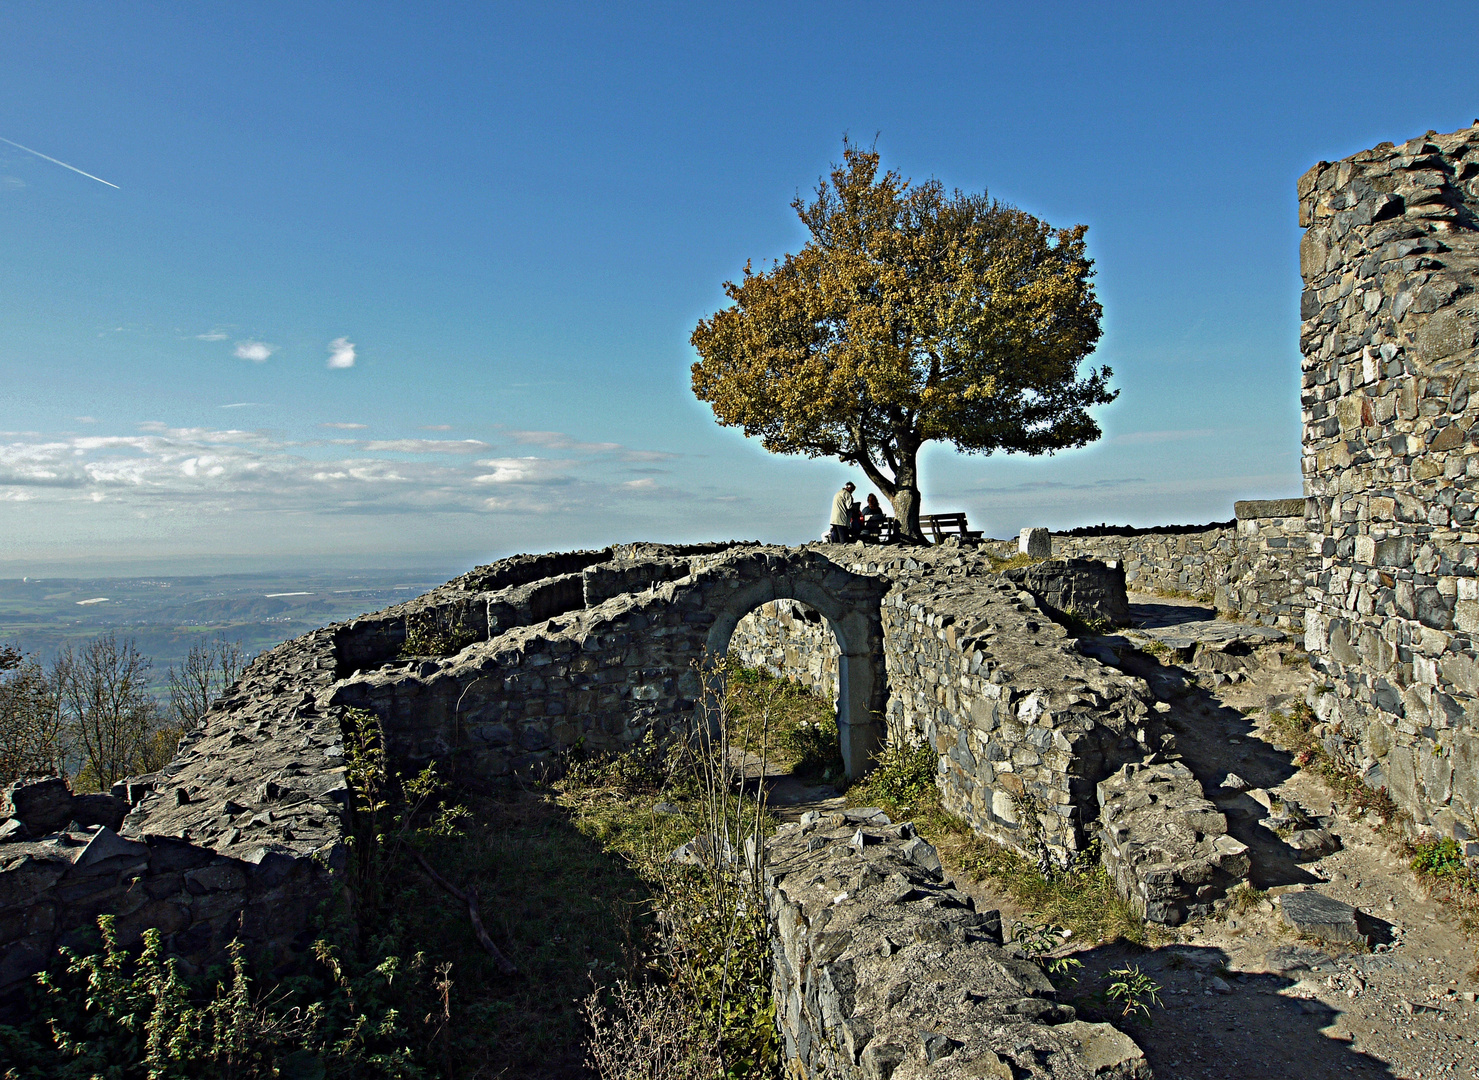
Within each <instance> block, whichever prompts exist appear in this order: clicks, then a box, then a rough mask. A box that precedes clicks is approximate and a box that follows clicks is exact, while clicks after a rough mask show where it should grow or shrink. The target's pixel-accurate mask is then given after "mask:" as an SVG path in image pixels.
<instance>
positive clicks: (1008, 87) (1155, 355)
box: [0, 2, 1479, 576]
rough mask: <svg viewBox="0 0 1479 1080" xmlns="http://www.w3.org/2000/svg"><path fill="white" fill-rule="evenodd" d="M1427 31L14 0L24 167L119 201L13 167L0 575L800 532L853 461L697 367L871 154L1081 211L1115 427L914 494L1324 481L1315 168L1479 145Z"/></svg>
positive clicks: (932, 13)
mask: <svg viewBox="0 0 1479 1080" xmlns="http://www.w3.org/2000/svg"><path fill="white" fill-rule="evenodd" d="M1402 7H1403V5H1396V6H1395V7H1394V6H1393V5H1391V4H1380V5H1378V4H1360V3H1349V2H1347V3H1340V4H1319V3H1302V4H1297V5H1291V4H1287V3H1285V4H1259V3H1249V4H1240V5H1221V6H1217V7H1213V6H1211V5H1190V4H1183V5H1170V4H1167V5H1154V4H1140V5H1106V4H1090V3H1085V4H1054V3H1038V4H1032V5H1022V4H1012V5H992V4H960V5H955V4H929V3H919V4H909V5H903V4H879V3H866V2H851V3H846V4H801V5H797V4H750V5H728V4H726V5H712V6H704V5H698V4H670V5H644V4H631V3H628V4H621V5H614V4H540V5H532V4H529V5H494V4H478V5H467V6H458V5H446V4H443V5H411V4H369V3H355V4H313V3H307V4H304V3H293V4H286V3H284V4H261V3H259V4H237V5H187V4H180V5H159V4H129V5H118V4H77V3H56V4H47V5H36V4H33V5H8V6H5V7H3V8H0V137H3V138H5V139H8V140H13V141H14V142H16V143H20V144H23V145H25V146H27V147H31V148H34V149H35V150H38V151H40V152H41V153H44V154H47V155H50V156H52V157H54V158H57V159H59V160H61V161H64V162H67V163H69V164H70V165H73V166H75V167H76V168H78V169H82V170H85V171H86V172H88V173H91V174H94V175H95V176H98V177H101V178H103V179H105V180H107V181H109V182H111V183H113V184H117V185H118V187H117V188H116V189H115V188H112V187H107V186H104V185H103V184H101V183H98V182H96V181H94V180H91V179H88V178H86V177H83V176H81V175H78V174H77V173H75V172H70V171H68V170H66V169H64V168H61V167H60V166H58V165H56V164H52V163H50V162H47V161H44V160H41V159H40V158H37V157H34V156H32V155H30V154H27V153H25V152H23V151H21V150H18V149H15V148H13V147H11V146H7V145H4V144H0V237H3V249H0V250H3V256H0V377H3V384H4V386H5V388H6V392H5V394H4V395H3V398H0V536H3V537H4V538H5V542H4V543H3V544H0V575H5V576H15V575H20V574H23V573H38V572H53V573H54V572H62V571H67V570H79V571H80V570H82V569H84V568H98V569H109V570H112V571H114V572H120V573H121V572H129V571H131V570H138V571H145V570H147V571H157V572H162V571H167V570H169V569H172V568H185V567H189V568H200V567H208V566H217V567H220V568H221V569H223V570H225V569H238V568H240V569H245V568H250V567H255V566H285V565H292V564H295V563H303V564H310V563H311V564H325V563H338V564H342V565H363V566H388V565H436V566H439V567H440V566H446V567H456V566H459V565H464V564H467V563H470V562H473V561H479V560H486V559H489V558H492V557H496V556H499V555H503V554H508V553H510V552H514V551H520V550H550V549H563V548H572V547H580V546H594V545H598V544H603V543H609V542H612V541H616V540H628V539H638V538H643V539H675V540H676V539H707V538H717V537H733V536H742V537H747V538H748V537H755V538H760V539H765V540H771V541H777V542H798V541H803V540H806V539H810V538H812V537H815V536H817V535H819V534H820V533H821V532H822V530H823V528H824V526H825V524H826V512H827V508H828V505H829V500H830V496H831V494H832V492H833V491H834V490H835V489H836V487H837V486H838V485H839V483H840V482H841V481H842V479H843V478H844V477H846V476H847V475H848V472H847V470H846V469H844V468H843V467H842V466H840V465H839V464H838V463H836V462H829V461H815V460H806V459H801V458H776V457H772V456H770V455H767V454H766V453H765V452H764V451H762V450H761V449H760V448H759V446H758V445H756V444H753V443H747V442H746V440H744V439H743V438H742V437H741V436H740V435H738V434H737V433H735V432H733V431H730V430H725V429H720V428H718V427H717V426H716V425H715V424H714V423H713V419H712V416H711V414H710V413H709V412H708V410H707V408H706V407H705V406H703V405H702V404H701V403H699V402H697V401H695V400H694V398H693V396H692V394H691V392H690V391H689V389H688V366H689V365H690V364H691V363H692V361H693V359H694V356H693V353H692V349H691V347H690V346H689V345H688V336H689V334H690V333H691V332H692V329H693V326H694V324H695V323H696V321H697V320H698V319H699V318H700V317H702V316H704V315H707V314H709V313H711V312H712V311H713V310H715V309H716V308H717V307H719V306H721V305H722V304H723V302H724V297H723V293H722V290H721V286H722V283H723V281H724V280H725V279H726V278H731V277H735V276H737V275H738V274H739V272H740V270H741V268H742V267H743V266H744V264H745V261H746V260H747V259H754V260H756V262H757V263H758V262H763V261H765V260H768V259H770V258H773V257H776V256H779V255H781V254H782V253H784V252H787V251H794V250H796V249H797V248H798V247H799V246H800V245H801V244H802V243H803V241H804V238H803V235H802V232H801V228H800V226H799V224H798V222H797V221H796V219H795V216H794V214H793V212H792V211H791V209H790V208H789V203H790V201H791V200H792V199H793V198H794V197H795V196H796V195H797V193H798V192H801V193H806V192H808V191H809V190H810V189H811V187H812V186H813V185H814V184H815V183H816V181H817V178H818V177H819V176H821V175H822V174H823V173H824V172H825V171H826V170H827V169H828V167H829V165H830V163H831V162H833V161H834V160H836V159H838V158H839V157H840V150H841V142H842V137H843V135H844V133H846V134H848V135H850V136H851V137H852V138H854V139H855V140H858V141H862V142H871V141H872V140H873V139H874V137H875V135H876V136H877V146H878V149H879V150H880V151H881V153H882V154H883V157H884V162H885V164H886V165H887V166H889V167H892V168H895V169H897V170H899V171H900V172H902V173H903V174H905V175H906V176H910V177H913V178H915V179H925V178H928V177H936V178H939V179H940V180H942V181H943V182H944V183H945V184H946V185H947V186H951V187H957V186H958V187H960V188H963V189H966V190H972V191H979V190H982V189H986V190H987V191H989V193H990V194H991V195H993V196H995V197H997V198H1000V199H1003V200H1005V201H1008V202H1012V203H1015V204H1017V205H1019V206H1021V207H1022V208H1024V209H1026V210H1028V211H1030V212H1032V213H1034V214H1037V215H1039V216H1041V217H1043V218H1045V219H1046V220H1047V221H1049V222H1050V223H1052V224H1055V225H1063V226H1066V225H1072V224H1075V223H1079V222H1083V223H1085V224H1087V225H1088V226H1089V233H1088V239H1089V247H1090V252H1091V254H1092V255H1093V257H1094V258H1095V260H1096V266H1097V272H1098V273H1097V279H1096V280H1097V286H1098V289H1099V294H1100V297H1101V299H1102V301H1103V304H1104V309H1105V318H1104V327H1105V334H1104V338H1103V340H1102V342H1101V344H1100V348H1099V351H1098V354H1097V356H1096V357H1095V358H1094V362H1095V363H1101V362H1102V363H1107V364H1109V365H1110V366H1111V367H1113V368H1114V371H1115V377H1114V385H1115V386H1117V387H1118V388H1119V390H1120V391H1121V395H1120V399H1119V400H1118V401H1117V402H1116V403H1115V404H1113V405H1111V406H1108V407H1105V408H1103V409H1101V410H1099V412H1098V416H1099V419H1100V422H1101V425H1102V426H1103V428H1104V431H1105V438H1104V439H1103V440H1102V441H1101V442H1100V443H1099V444H1097V445H1095V446H1093V447H1091V448H1087V449H1084V450H1080V451H1073V452H1069V453H1064V454H1059V455H1057V456H1055V457H1052V458H1037V459H1019V458H1011V457H990V458H971V457H961V456H959V455H955V454H953V453H951V452H949V451H946V450H943V449H934V450H931V451H929V452H928V453H927V454H926V457H925V469H924V483H923V487H924V502H925V508H926V510H954V509H963V510H966V511H967V512H968V513H969V514H970V516H971V519H972V521H973V522H974V523H978V524H979V525H981V526H983V527H984V528H985V529H986V530H987V532H988V533H989V534H991V535H996V536H1007V535H1011V534H1014V533H1015V532H1016V531H1017V530H1018V529H1020V528H1023V527H1026V526H1030V525H1047V526H1050V527H1069V526H1073V525H1079V524H1086V523H1097V522H1100V521H1109V522H1120V523H1133V524H1159V523H1166V522H1192V521H1208V520H1213V519H1219V518H1227V517H1230V516H1231V515H1232V503H1233V501H1234V500H1235V499H1241V498H1277V497H1286V496H1290V495H1297V494H1299V492H1300V479H1299V456H1298V447H1299V422H1298V352H1297V336H1298V292H1299V277H1298V266H1297V245H1298V229H1297V228H1296V220H1295V199H1294V184H1295V180H1296V179H1297V177H1298V176H1299V175H1300V173H1302V172H1303V171H1304V170H1305V169H1307V168H1308V167H1309V166H1310V165H1312V164H1313V163H1314V162H1315V161H1317V160H1320V159H1322V158H1323V159H1336V158H1339V157H1343V156H1345V155H1347V154H1350V153H1353V152H1355V151H1358V150H1361V149H1363V148H1365V147H1368V146H1371V145H1373V144H1375V143H1377V142H1379V141H1382V140H1384V139H1390V140H1394V141H1395V140H1401V139H1405V138H1408V137H1411V136H1413V135H1417V134H1421V133H1422V132H1423V131H1426V130H1428V129H1430V128H1433V129H1437V130H1439V131H1451V130H1455V129H1457V128H1459V127H1463V126H1465V125H1467V124H1469V123H1470V122H1471V121H1473V120H1474V118H1475V116H1476V115H1479V79H1476V76H1479V60H1476V59H1474V58H1473V56H1472V50H1470V51H1469V52H1467V53H1466V52H1464V51H1463V50H1453V49H1450V48H1446V47H1444V46H1443V44H1442V43H1441V42H1439V41H1436V40H1435V39H1434V37H1433V34H1434V32H1435V31H1436V30H1437V28H1442V27H1452V26H1457V25H1460V24H1463V23H1466V22H1467V21H1469V20H1470V19H1471V17H1472V13H1473V12H1472V7H1471V6H1470V5H1469V4H1463V5H1460V4H1443V3H1430V4H1424V5H1422V6H1421V7H1417V6H1416V5H1413V6H1412V8H1411V10H1410V12H1409V14H1410V15H1411V16H1412V17H1410V18H1409V17H1405V16H1403V14H1402V12H1401V9H1402ZM351 361H352V363H351ZM336 364H337V365H338V366H335V365H336ZM857 479H859V481H861V480H862V477H861V476H858V477H857Z"/></svg>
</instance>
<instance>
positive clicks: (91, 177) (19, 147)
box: [0, 136, 123, 191]
mask: <svg viewBox="0 0 1479 1080" xmlns="http://www.w3.org/2000/svg"><path fill="white" fill-rule="evenodd" d="M0 142H3V143H9V144H10V145H11V146H13V147H15V148H16V149H17V150H24V151H25V152H26V153H28V154H35V155H36V156H37V157H39V158H41V159H42V160H43V161H49V162H51V163H52V164H53V165H60V166H61V167H62V168H64V169H71V170H72V171H73V172H74V173H80V174H81V175H83V176H85V177H87V178H88V179H89V180H96V181H97V182H98V183H100V184H108V181H106V180H104V179H103V178H102V177H101V176H94V175H93V174H92V173H90V172H82V170H81V169H79V168H77V166H75V165H68V164H67V163H66V162H65V161H58V160H57V159H56V158H54V157H47V155H45V154H43V153H42V152H41V151H40V150H32V149H31V148H30V147H29V146H22V145H21V144H20V143H18V142H11V141H10V140H9V139H7V138H4V137H3V136H0ZM108 186H109V187H110V188H117V189H118V190H119V191H122V190H123V189H122V188H120V187H118V185H117V184H108Z"/></svg>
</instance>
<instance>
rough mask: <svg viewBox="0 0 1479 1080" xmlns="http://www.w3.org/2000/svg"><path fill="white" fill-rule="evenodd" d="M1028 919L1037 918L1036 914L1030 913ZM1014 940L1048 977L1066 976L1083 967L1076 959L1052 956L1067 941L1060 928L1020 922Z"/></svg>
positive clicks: (1014, 931) (1049, 924) (1015, 928)
mask: <svg viewBox="0 0 1479 1080" xmlns="http://www.w3.org/2000/svg"><path fill="white" fill-rule="evenodd" d="M1027 917H1028V918H1029V919H1032V918H1036V912H1032V911H1029V912H1028V913H1027ZM1012 940H1013V941H1014V942H1016V944H1017V948H1019V949H1021V950H1022V952H1024V953H1026V954H1027V958H1028V959H1029V960H1031V961H1032V962H1033V963H1034V964H1036V965H1037V966H1038V967H1040V968H1042V969H1043V971H1044V972H1045V973H1046V974H1048V975H1066V974H1068V973H1069V972H1071V971H1073V970H1074V969H1075V968H1080V967H1083V964H1082V963H1081V962H1080V961H1079V960H1077V959H1076V958H1075V957H1072V956H1053V955H1051V954H1052V952H1053V951H1054V950H1055V949H1058V948H1061V947H1062V945H1063V942H1064V941H1065V940H1066V938H1065V937H1064V931H1063V928H1062V927H1060V926H1054V925H1053V924H1052V923H1047V922H1040V923H1033V922H1019V923H1017V925H1016V926H1015V927H1014V928H1013V930H1012Z"/></svg>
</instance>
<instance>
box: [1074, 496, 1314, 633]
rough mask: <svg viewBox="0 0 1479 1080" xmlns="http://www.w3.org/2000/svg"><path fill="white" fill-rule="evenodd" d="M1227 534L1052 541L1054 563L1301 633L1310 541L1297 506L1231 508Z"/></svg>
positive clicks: (1294, 502) (1270, 503) (1256, 503)
mask: <svg viewBox="0 0 1479 1080" xmlns="http://www.w3.org/2000/svg"><path fill="white" fill-rule="evenodd" d="M1233 510H1234V513H1235V514H1236V515H1237V521H1236V524H1235V525H1234V526H1233V527H1231V528H1228V527H1213V528H1207V529H1186V530H1178V531H1161V530H1146V531H1144V532H1133V533H1130V534H1129V535H1116V534H1113V533H1103V534H1100V535H1097V536H1054V537H1053V554H1054V556H1057V557H1067V558H1080V559H1103V560H1113V561H1115V562H1118V563H1119V564H1120V565H1121V566H1123V567H1124V570H1125V585H1126V587H1127V588H1130V589H1135V590H1138V591H1140V592H1154V591H1156V590H1163V591H1167V592H1181V593H1190V594H1191V595H1193V596H1197V597H1202V598H1204V599H1205V600H1206V601H1207V602H1209V603H1211V604H1212V605H1213V606H1214V607H1216V608H1217V610H1218V611H1222V612H1227V613H1229V614H1231V615H1233V616H1234V617H1236V618H1240V619H1246V620H1248V621H1250V622H1257V623H1262V624H1263V625H1265V626H1278V627H1282V628H1284V629H1287V630H1294V631H1296V632H1297V631H1300V630H1302V629H1303V628H1304V604H1305V600H1304V590H1305V580H1306V577H1307V574H1308V563H1309V558H1308V555H1309V539H1308V536H1307V530H1306V526H1305V503H1304V500H1303V499H1264V500H1250V501H1247V502H1238V503H1234V504H1233Z"/></svg>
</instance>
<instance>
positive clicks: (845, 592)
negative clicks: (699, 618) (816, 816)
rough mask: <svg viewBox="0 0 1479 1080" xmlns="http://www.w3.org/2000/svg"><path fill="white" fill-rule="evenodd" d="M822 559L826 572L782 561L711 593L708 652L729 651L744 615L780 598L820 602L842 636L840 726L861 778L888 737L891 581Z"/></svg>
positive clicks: (845, 758)
mask: <svg viewBox="0 0 1479 1080" xmlns="http://www.w3.org/2000/svg"><path fill="white" fill-rule="evenodd" d="M821 561H822V563H823V566H820V567H817V568H816V569H817V570H821V571H823V572H822V573H808V572H806V571H808V570H811V569H812V568H811V567H810V566H806V565H805V564H802V565H801V566H794V567H793V566H786V567H782V568H777V569H780V571H781V572H780V573H776V574H768V575H766V576H762V577H758V578H752V579H749V580H741V581H739V582H737V583H736V586H735V587H734V588H733V589H732V590H725V591H724V592H723V594H722V595H721V594H719V593H718V592H717V591H716V592H714V593H711V594H710V595H709V596H708V597H706V604H705V606H706V607H707V608H708V610H709V612H710V613H711V614H712V615H713V616H714V622H713V624H712V625H711V626H710V629H709V634H708V640H707V642H706V645H705V650H704V651H705V655H706V657H708V658H709V660H710V661H713V660H715V659H717V658H718V657H721V656H723V655H724V654H725V653H726V652H727V651H728V649H729V639H730V638H731V637H732V636H733V634H734V630H735V627H736V626H738V625H739V621H740V620H741V619H742V618H744V617H745V616H746V615H747V614H749V613H750V612H751V611H753V610H755V609H756V608H758V607H760V606H761V605H762V604H766V603H769V602H770V601H772V600H798V601H800V602H802V603H804V604H807V605H809V606H810V607H812V608H815V609H816V611H817V612H819V613H820V614H821V616H822V619H823V620H824V621H825V623H826V625H827V627H828V629H830V630H831V632H832V635H833V637H834V638H836V640H837V647H838V652H839V655H838V658H837V701H836V705H837V731H838V737H839V742H840V743H841V747H840V749H841V757H842V763H843V768H844V770H845V771H846V774H847V778H848V779H849V780H854V779H856V778H858V777H859V776H862V775H863V773H865V772H867V771H868V768H869V765H870V763H871V761H872V759H873V756H874V755H875V754H876V753H877V752H878V751H879V750H881V749H882V748H883V745H884V742H885V741H886V737H887V731H886V727H885V723H884V719H883V718H884V705H885V702H886V697H887V693H888V685H887V677H886V673H885V671H884V659H883V621H882V616H881V613H880V603H881V601H882V598H883V594H884V593H885V592H886V591H887V589H888V585H887V583H886V582H881V581H878V580H876V579H873V578H867V577H863V576H861V575H858V574H852V573H849V572H848V571H845V570H843V569H841V568H840V567H838V566H837V565H836V564H835V563H830V562H827V561H826V560H821ZM788 571H789V572H788ZM796 571H802V572H800V573H798V572H796Z"/></svg>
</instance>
